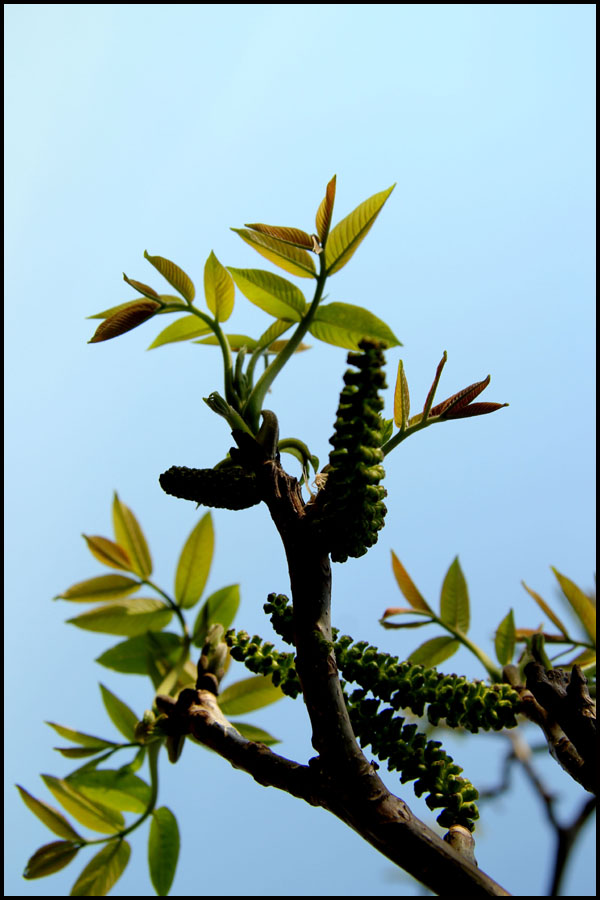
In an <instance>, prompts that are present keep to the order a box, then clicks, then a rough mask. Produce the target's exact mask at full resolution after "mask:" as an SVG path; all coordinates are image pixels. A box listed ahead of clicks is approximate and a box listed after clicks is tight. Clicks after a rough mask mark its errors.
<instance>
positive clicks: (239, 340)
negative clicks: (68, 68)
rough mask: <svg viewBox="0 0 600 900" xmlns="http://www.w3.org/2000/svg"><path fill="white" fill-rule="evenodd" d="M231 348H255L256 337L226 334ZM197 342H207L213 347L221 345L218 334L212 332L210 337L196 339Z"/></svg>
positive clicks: (235, 349)
mask: <svg viewBox="0 0 600 900" xmlns="http://www.w3.org/2000/svg"><path fill="white" fill-rule="evenodd" d="M225 336H226V338H227V340H228V342H229V346H230V348H231V350H233V351H234V352H235V351H237V350H241V349H242V347H245V348H246V350H250V351H252V350H254V349H255V347H256V341H255V339H254V338H251V337H248V335H247V334H227V335H225ZM194 343H195V344H207V345H209V346H212V347H218V346H219V339H218V338H217V336H216V334H211V336H210V337H207V338H204V339H203V340H201V341H194Z"/></svg>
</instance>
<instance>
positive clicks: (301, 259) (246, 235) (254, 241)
mask: <svg viewBox="0 0 600 900" xmlns="http://www.w3.org/2000/svg"><path fill="white" fill-rule="evenodd" d="M231 230H232V231H235V233H236V234H239V236H240V237H241V238H242V240H243V241H246V243H247V244H250V246H251V247H253V248H254V250H256V251H257V253H260V254H261V256H264V257H265V258H266V259H268V260H269V262H272V263H275V265H276V266H279V267H280V268H281V269H285V271H286V272H289V273H290V274H291V275H298V276H299V277H300V278H316V277H317V275H316V270H315V264H314V262H313V258H312V256H309V254H308V253H307V252H306V250H300V249H299V248H298V247H292V246H291V245H290V244H284V243H283V241H278V240H277V239H276V238H272V237H269V235H268V234H259V232H257V231H249V230H248V229H246V228H232V229H231ZM230 271H231V270H230Z"/></svg>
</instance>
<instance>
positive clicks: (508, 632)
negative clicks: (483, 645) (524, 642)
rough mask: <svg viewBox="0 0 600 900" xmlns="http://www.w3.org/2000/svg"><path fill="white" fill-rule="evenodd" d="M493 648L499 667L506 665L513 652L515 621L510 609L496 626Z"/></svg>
mask: <svg viewBox="0 0 600 900" xmlns="http://www.w3.org/2000/svg"><path fill="white" fill-rule="evenodd" d="M494 648H495V650H496V658H497V660H498V662H499V663H500V665H501V666H506V665H508V663H509V662H510V661H511V659H512V658H513V653H514V652H515V619H514V616H513V611H512V609H509V611H508V613H507V614H506V615H505V616H504V618H503V619H502V621H501V622H500V624H499V625H498V628H497V630H496V637H495V639H494Z"/></svg>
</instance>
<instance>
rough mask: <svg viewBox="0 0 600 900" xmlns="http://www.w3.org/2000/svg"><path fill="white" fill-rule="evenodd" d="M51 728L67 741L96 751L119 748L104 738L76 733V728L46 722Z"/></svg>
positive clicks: (81, 732)
mask: <svg viewBox="0 0 600 900" xmlns="http://www.w3.org/2000/svg"><path fill="white" fill-rule="evenodd" d="M46 725H49V726H50V728H54V730H55V731H56V732H57V734H60V736H61V737H64V738H66V740H67V741H73V743H74V744H81V746H82V747H93V748H95V749H100V750H102V749H104V748H106V747H117V746H118V745H117V744H115V742H114V741H107V740H105V739H104V738H99V737H95V736H94V735H91V734H84V732H83V731H76V730H75V729H74V728H66V727H65V726H64V725H57V724H56V722H46Z"/></svg>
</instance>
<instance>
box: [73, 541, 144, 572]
mask: <svg viewBox="0 0 600 900" xmlns="http://www.w3.org/2000/svg"><path fill="white" fill-rule="evenodd" d="M82 537H83V538H84V539H85V541H86V543H87V545H88V549H89V551H90V553H91V554H92V556H95V557H96V559H97V560H99V562H101V563H102V564H103V565H105V566H109V567H110V568H111V569H125V571H126V572H132V571H133V563H132V562H131V559H130V558H129V554H128V553H127V551H126V550H125V549H124V548H123V547H120V546H119V545H118V544H115V542H114V541H111V540H110V539H109V538H105V537H100V535H97V534H95V535H92V536H91V537H90V536H88V535H87V534H84V535H82Z"/></svg>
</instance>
